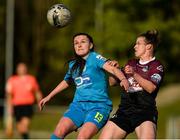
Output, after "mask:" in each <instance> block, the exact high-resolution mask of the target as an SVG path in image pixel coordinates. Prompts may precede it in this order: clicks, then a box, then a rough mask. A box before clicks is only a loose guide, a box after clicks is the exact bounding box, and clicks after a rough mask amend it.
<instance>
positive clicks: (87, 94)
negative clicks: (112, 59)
mask: <svg viewBox="0 0 180 140" xmlns="http://www.w3.org/2000/svg"><path fill="white" fill-rule="evenodd" d="M106 60H107V59H106V58H104V57H102V56H101V55H100V54H98V53H96V52H90V53H89V56H88V57H87V59H86V64H85V67H84V70H83V72H82V74H81V75H80V76H78V73H77V72H73V73H72V74H71V72H70V69H71V68H72V66H73V64H74V62H71V63H70V64H69V70H68V72H67V73H66V75H65V77H64V80H65V81H69V80H70V79H73V81H74V83H75V85H76V91H75V95H74V99H73V102H101V103H103V102H104V103H105V104H106V105H108V106H112V101H111V100H110V99H109V96H108V81H107V75H106V73H105V71H104V69H103V68H102V67H103V65H104V64H105V62H106Z"/></svg>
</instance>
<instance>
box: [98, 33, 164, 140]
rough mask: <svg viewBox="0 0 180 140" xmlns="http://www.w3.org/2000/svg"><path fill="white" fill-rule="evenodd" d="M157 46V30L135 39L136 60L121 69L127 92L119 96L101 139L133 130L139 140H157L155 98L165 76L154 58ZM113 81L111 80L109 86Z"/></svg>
mask: <svg viewBox="0 0 180 140" xmlns="http://www.w3.org/2000/svg"><path fill="white" fill-rule="evenodd" d="M157 45H158V32H157V31H156V30H151V31H147V32H146V33H143V34H141V35H139V36H138V38H137V40H136V44H135V46H134V50H135V56H136V57H137V58H138V59H133V60H130V61H128V63H127V64H126V66H125V68H124V72H125V75H126V77H127V79H128V81H129V84H130V85H129V89H128V91H127V92H124V93H121V104H120V105H119V109H118V110H117V112H116V113H115V114H114V115H113V116H112V118H111V119H110V120H109V121H108V122H107V124H106V125H105V127H104V129H103V131H102V133H101V135H100V139H122V138H125V137H126V136H127V135H128V134H129V133H131V132H133V131H134V130H135V132H136V134H137V137H138V139H155V138H156V129H157V119H158V112H157V108H156V102H155V98H156V96H157V93H158V90H159V87H160V84H161V82H162V79H163V75H164V73H163V66H162V64H161V63H160V61H158V60H157V59H156V58H155V56H154V49H155V48H156V47H157ZM112 64H113V65H114V62H113V63H112ZM116 82H118V81H117V80H116V79H114V78H113V77H111V78H110V84H111V85H113V84H115V83H116Z"/></svg>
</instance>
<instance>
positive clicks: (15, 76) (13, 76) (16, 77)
mask: <svg viewBox="0 0 180 140" xmlns="http://www.w3.org/2000/svg"><path fill="white" fill-rule="evenodd" d="M16 79H18V76H17V75H12V76H11V77H9V79H8V81H14V80H16Z"/></svg>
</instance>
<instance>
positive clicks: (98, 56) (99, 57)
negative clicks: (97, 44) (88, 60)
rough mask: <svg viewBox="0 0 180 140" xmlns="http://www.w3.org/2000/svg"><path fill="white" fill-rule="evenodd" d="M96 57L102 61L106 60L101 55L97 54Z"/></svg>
mask: <svg viewBox="0 0 180 140" xmlns="http://www.w3.org/2000/svg"><path fill="white" fill-rule="evenodd" d="M96 58H97V59H101V60H104V61H106V60H107V59H106V58H105V57H103V56H102V55H97V56H96Z"/></svg>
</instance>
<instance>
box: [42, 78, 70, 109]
mask: <svg viewBox="0 0 180 140" xmlns="http://www.w3.org/2000/svg"><path fill="white" fill-rule="evenodd" d="M68 87H69V84H68V83H67V82H66V81H65V80H63V81H61V82H60V83H59V85H57V87H56V88H55V89H54V90H53V91H51V92H50V93H49V95H47V96H46V97H45V98H43V99H42V100H41V101H40V102H39V109H40V110H42V109H43V107H44V105H45V104H46V102H48V101H49V100H50V99H51V98H52V97H54V96H55V95H56V94H58V93H60V92H61V91H63V90H64V89H66V88H68Z"/></svg>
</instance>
